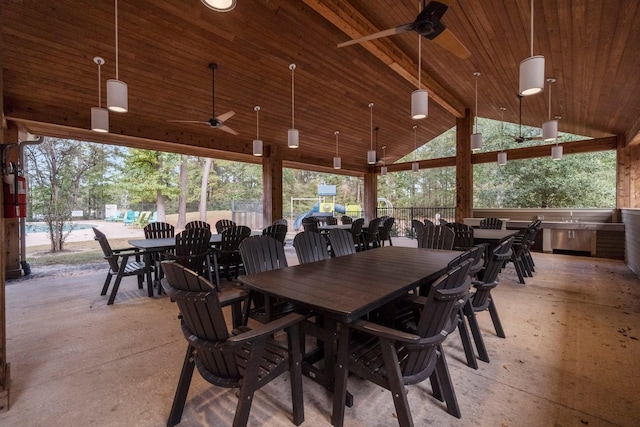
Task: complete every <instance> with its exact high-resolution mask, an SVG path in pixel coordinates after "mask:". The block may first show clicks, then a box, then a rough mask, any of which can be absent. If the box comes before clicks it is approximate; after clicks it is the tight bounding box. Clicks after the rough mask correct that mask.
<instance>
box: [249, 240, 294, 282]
mask: <svg viewBox="0 0 640 427" xmlns="http://www.w3.org/2000/svg"><path fill="white" fill-rule="evenodd" d="M239 251H240V256H241V257H242V263H243V264H244V270H245V272H246V273H247V275H249V274H256V273H261V272H263V271H271V270H278V269H280V268H285V267H287V266H288V264H287V257H286V256H285V253H284V246H283V245H282V243H281V242H280V241H279V240H277V239H275V238H273V237H270V236H265V235H262V236H251V237H247V238H246V239H244V240H243V241H242V242H241V243H240V247H239Z"/></svg>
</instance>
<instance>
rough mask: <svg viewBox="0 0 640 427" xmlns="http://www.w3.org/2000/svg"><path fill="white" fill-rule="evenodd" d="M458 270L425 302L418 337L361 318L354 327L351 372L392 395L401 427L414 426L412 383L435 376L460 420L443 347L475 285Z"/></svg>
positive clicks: (434, 381)
mask: <svg viewBox="0 0 640 427" xmlns="http://www.w3.org/2000/svg"><path fill="white" fill-rule="evenodd" d="M462 268H463V267H461V266H458V267H454V268H453V269H451V270H450V271H449V272H448V273H446V274H445V275H443V276H442V277H441V278H440V279H438V280H437V281H436V282H435V283H434V284H433V285H432V286H431V287H430V288H429V292H428V293H427V296H426V297H416V298H415V302H416V304H420V303H421V307H420V309H419V312H420V316H419V318H418V322H417V324H416V330H415V333H413V334H411V333H408V332H404V331H401V330H398V329H394V328H391V327H387V326H383V325H379V324H376V323H372V322H370V321H367V320H357V321H355V322H353V323H352V324H351V325H349V327H350V328H351V331H352V333H351V340H350V345H349V353H350V360H349V371H350V372H351V373H353V374H355V375H357V376H359V377H361V378H364V379H367V380H369V381H371V382H373V383H375V384H377V385H379V386H381V387H384V388H386V389H387V390H390V391H391V394H392V396H393V400H394V404H395V408H396V414H397V416H398V423H399V425H400V426H401V427H405V426H413V420H412V417H411V411H410V409H409V403H408V401H407V393H406V391H405V386H406V385H411V384H416V383H419V382H421V381H424V380H425V379H427V378H430V380H431V384H432V388H433V390H434V396H435V397H436V398H437V399H439V400H444V401H445V402H446V405H447V411H448V412H449V413H450V414H451V415H453V416H456V417H458V418H460V408H459V406H458V403H457V399H456V396H455V392H454V389H453V384H452V382H451V377H450V376H449V370H448V367H447V362H446V359H445V356H444V352H442V349H441V344H442V342H443V341H444V340H445V338H446V336H447V330H448V328H449V325H450V323H451V319H452V318H453V316H454V314H455V313H456V312H457V311H458V310H459V308H460V307H461V305H462V304H463V301H464V298H466V295H467V294H468V293H469V283H470V282H469V281H468V280H466V274H463V273H461V271H460V270H461V269H462Z"/></svg>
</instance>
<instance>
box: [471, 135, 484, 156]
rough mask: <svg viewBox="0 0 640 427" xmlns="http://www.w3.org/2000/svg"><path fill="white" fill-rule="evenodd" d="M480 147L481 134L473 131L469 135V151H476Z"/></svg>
mask: <svg viewBox="0 0 640 427" xmlns="http://www.w3.org/2000/svg"><path fill="white" fill-rule="evenodd" d="M481 149H482V134H481V133H479V132H478V133H474V134H472V135H471V151H478V150H481Z"/></svg>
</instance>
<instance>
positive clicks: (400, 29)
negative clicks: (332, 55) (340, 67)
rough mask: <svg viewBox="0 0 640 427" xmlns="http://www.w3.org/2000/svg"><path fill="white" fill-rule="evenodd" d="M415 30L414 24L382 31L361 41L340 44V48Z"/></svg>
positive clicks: (362, 38) (355, 40) (354, 40)
mask: <svg viewBox="0 0 640 427" xmlns="http://www.w3.org/2000/svg"><path fill="white" fill-rule="evenodd" d="M412 29H413V22H412V23H410V24H404V25H400V26H398V27H395V28H390V29H388V30H384V31H380V32H377V33H373V34H369V35H368V36H364V37H360V38H359V39H353V40H349V41H348V42H344V43H340V44H339V45H338V47H345V46H351V45H352V44H356V43H362V42H366V41H369V40H374V39H379V38H382V37H387V36H392V35H394V34H402V33H406V32H407V31H411V30H412Z"/></svg>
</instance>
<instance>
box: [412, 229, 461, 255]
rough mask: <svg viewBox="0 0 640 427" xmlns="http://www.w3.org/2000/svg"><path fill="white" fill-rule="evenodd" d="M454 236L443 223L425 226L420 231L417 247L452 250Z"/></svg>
mask: <svg viewBox="0 0 640 427" xmlns="http://www.w3.org/2000/svg"><path fill="white" fill-rule="evenodd" d="M455 236H456V234H455V233H454V231H453V230H452V229H450V228H448V227H447V226H444V225H434V226H433V227H425V228H424V230H423V231H422V239H419V240H418V247H419V248H428V249H446V250H452V249H453V241H454V239H455Z"/></svg>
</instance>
